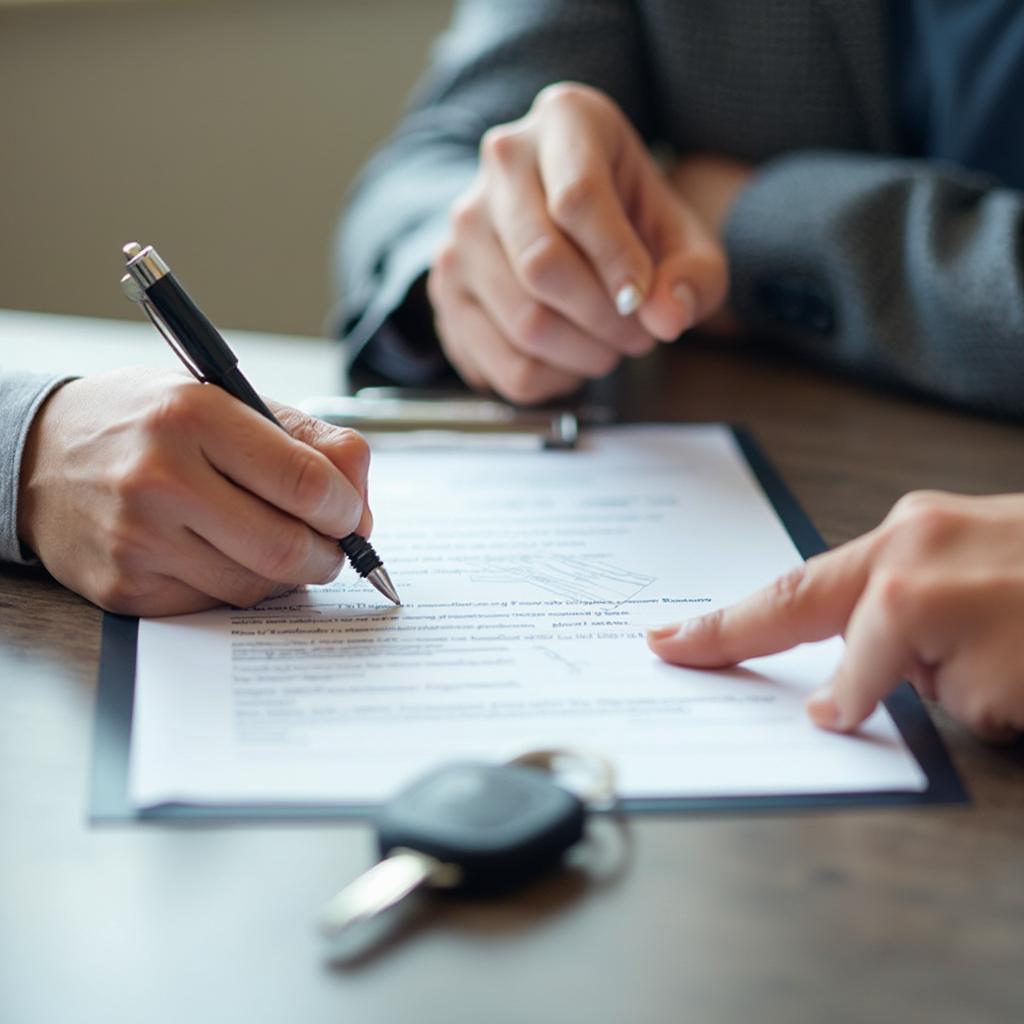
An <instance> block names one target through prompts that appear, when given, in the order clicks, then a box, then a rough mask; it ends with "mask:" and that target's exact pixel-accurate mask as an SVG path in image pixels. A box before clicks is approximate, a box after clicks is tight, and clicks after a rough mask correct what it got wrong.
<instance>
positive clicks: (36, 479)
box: [15, 381, 69, 557]
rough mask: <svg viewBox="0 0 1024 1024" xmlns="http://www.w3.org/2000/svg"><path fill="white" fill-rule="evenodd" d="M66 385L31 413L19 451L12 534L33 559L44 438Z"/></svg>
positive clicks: (60, 385)
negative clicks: (15, 534) (13, 533)
mask: <svg viewBox="0 0 1024 1024" xmlns="http://www.w3.org/2000/svg"><path fill="white" fill-rule="evenodd" d="M68 383H69V382H68V381H61V382H59V383H57V384H56V386H54V387H53V388H52V389H51V390H50V391H49V393H48V394H46V395H45V396H44V398H43V399H42V401H41V402H40V404H39V405H38V407H37V408H36V409H35V412H34V413H33V415H32V419H31V421H30V423H29V426H28V430H27V432H26V434H25V444H24V446H23V448H22V451H21V461H20V465H19V467H18V480H17V494H16V498H15V530H16V532H17V538H18V541H19V543H20V544H21V546H22V547H23V548H24V549H26V551H27V552H29V553H31V554H32V555H34V556H35V557H39V542H38V525H39V519H40V505H41V492H42V490H43V481H44V479H45V464H46V457H45V448H46V445H45V436H46V435H48V434H49V433H50V432H51V431H52V429H53V424H54V421H55V420H56V419H57V406H58V405H59V402H58V401H57V396H58V395H60V394H62V392H63V391H64V388H65V386H66V385H67V384H68Z"/></svg>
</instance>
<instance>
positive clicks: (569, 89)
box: [534, 81, 604, 110]
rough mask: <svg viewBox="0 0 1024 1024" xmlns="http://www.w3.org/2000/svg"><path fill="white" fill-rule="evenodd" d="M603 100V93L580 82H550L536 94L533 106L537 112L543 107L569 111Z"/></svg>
mask: <svg viewBox="0 0 1024 1024" xmlns="http://www.w3.org/2000/svg"><path fill="white" fill-rule="evenodd" d="M602 100H604V95H603V93H600V92H598V91H597V90H596V89H594V88H593V87H591V86H589V85H584V84H583V83H582V82H571V81H565V82H552V83H551V85H546V86H544V88H543V89H541V90H540V92H538V93H537V98H536V99H535V100H534V106H535V107H536V108H537V109H538V110H543V109H544V108H545V107H562V108H566V109H569V110H581V109H583V108H585V107H587V106H588V105H590V104H593V103H595V102H601V101H602Z"/></svg>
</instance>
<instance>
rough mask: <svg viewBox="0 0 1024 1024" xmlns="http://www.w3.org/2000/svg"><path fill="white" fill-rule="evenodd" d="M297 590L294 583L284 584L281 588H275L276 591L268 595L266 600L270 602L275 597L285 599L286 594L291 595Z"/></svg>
mask: <svg viewBox="0 0 1024 1024" xmlns="http://www.w3.org/2000/svg"><path fill="white" fill-rule="evenodd" d="M295 589H296V585H295V584H294V583H282V584H281V586H279V587H274V589H273V590H272V591H271V592H270V593H269V594H267V597H266V600H270V599H271V598H274V597H284V596H285V594H290V593H291V592H292V591H293V590H295Z"/></svg>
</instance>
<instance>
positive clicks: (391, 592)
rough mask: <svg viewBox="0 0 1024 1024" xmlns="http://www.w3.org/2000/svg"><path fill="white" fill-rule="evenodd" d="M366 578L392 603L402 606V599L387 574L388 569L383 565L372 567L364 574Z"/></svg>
mask: <svg viewBox="0 0 1024 1024" xmlns="http://www.w3.org/2000/svg"><path fill="white" fill-rule="evenodd" d="M366 578H367V579H368V580H369V581H370V583H372V584H373V586H374V587H375V588H376V589H377V590H379V591H380V592H381V593H382V594H383V595H384V596H385V597H386V598H387V599H388V600H389V601H390V602H391V603H392V604H394V605H398V607H401V606H402V599H401V598H400V597H399V596H398V591H397V590H395V585H394V583H392V582H391V577H390V576H389V575H388V571H387V569H385V568H384V566H383V565H378V566H377V568H376V569H372V570H371V571H370V572H368V573H367V574H366Z"/></svg>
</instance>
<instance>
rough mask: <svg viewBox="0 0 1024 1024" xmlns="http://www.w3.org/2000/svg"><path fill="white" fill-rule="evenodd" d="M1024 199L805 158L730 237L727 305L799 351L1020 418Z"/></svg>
mask: <svg viewBox="0 0 1024 1024" xmlns="http://www.w3.org/2000/svg"><path fill="white" fill-rule="evenodd" d="M1022 242H1024V195H1022V194H1021V193H1019V192H1015V191H1012V190H1009V189H1006V188H1002V187H1000V186H999V185H998V183H997V182H995V181H994V180H992V179H990V178H988V177H987V176H985V175H981V174H977V173H973V172H968V171H963V170H959V169H956V168H953V167H948V166H943V165H938V164H933V163H929V162H925V161H920V160H904V159H898V158H894V157H885V156H873V155H859V154H851V153H836V152H801V153H795V154H792V155H789V156H785V157H781V158H779V159H776V160H774V161H771V162H769V163H767V164H766V165H764V166H763V167H762V168H761V169H760V171H759V173H758V174H757V176H756V177H755V178H754V179H753V181H752V183H751V184H750V185H748V186H747V188H746V189H745V190H744V192H743V193H742V194H741V196H740V199H739V202H738V203H737V204H736V206H735V207H734V209H733V211H732V213H731V216H730V219H729V223H728V224H727V226H726V246H727V249H728V252H729V264H730V269H731V272H732V285H731V303H732V305H733V307H734V309H735V310H736V311H737V312H738V314H739V315H740V317H741V318H742V319H743V320H744V322H745V323H747V324H748V325H750V326H751V327H753V328H755V329H761V330H763V331H764V332H765V333H767V334H770V335H772V336H774V337H776V338H779V339H781V340H782V341H783V342H785V343H787V344H789V345H791V346H793V347H795V348H796V349H798V350H799V351H800V352H802V353H804V354H807V355H811V356H814V357H816V358H818V359H820V360H822V361H825V362H827V363H831V364H833V365H837V366H841V367H843V368H845V369H852V370H855V371H857V372H858V373H862V374H865V375H868V376H872V377H875V378H876V379H883V380H888V381H891V382H894V383H899V384H903V385H909V386H911V387H913V388H916V389H919V390H921V391H924V392H927V393H930V394H933V395H936V396H940V397H943V398H946V399H951V400H953V401H957V402H961V403H964V404H967V405H971V406H974V407H977V408H980V409H984V410H987V411H990V412H997V413H1001V414H1006V415H1012V416H1021V415H1024V253H1022Z"/></svg>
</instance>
